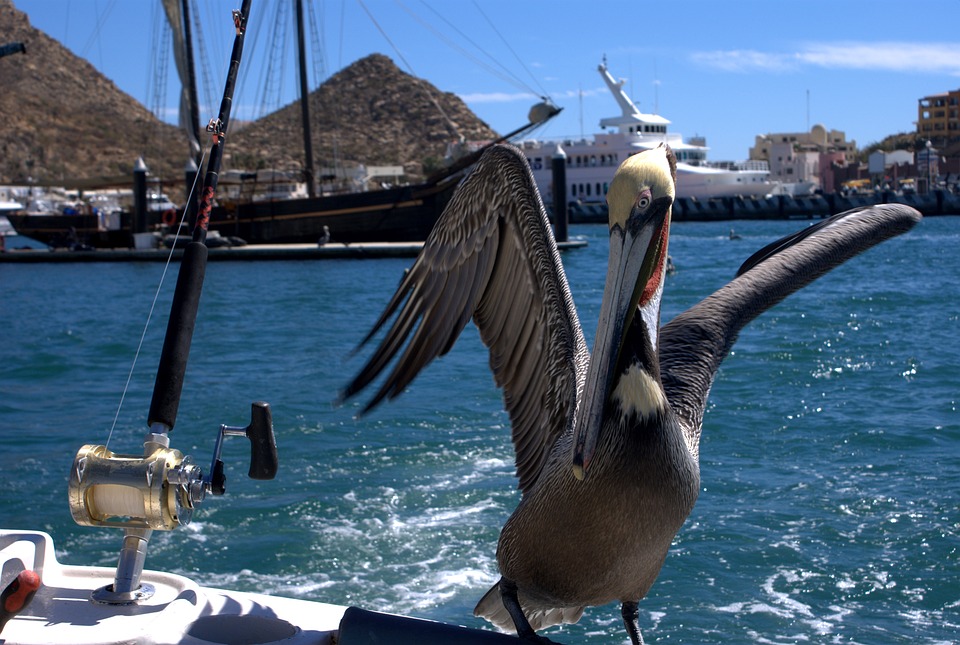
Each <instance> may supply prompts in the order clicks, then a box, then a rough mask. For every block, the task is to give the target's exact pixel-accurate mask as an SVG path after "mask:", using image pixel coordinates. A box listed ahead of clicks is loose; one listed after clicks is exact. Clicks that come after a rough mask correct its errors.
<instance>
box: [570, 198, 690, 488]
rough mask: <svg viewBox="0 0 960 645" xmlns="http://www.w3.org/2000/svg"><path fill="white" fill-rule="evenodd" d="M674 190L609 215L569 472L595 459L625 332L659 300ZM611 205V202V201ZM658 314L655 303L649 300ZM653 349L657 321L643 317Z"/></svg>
mask: <svg viewBox="0 0 960 645" xmlns="http://www.w3.org/2000/svg"><path fill="white" fill-rule="evenodd" d="M673 197H674V194H673V191H672V190H670V192H669V193H668V194H667V195H666V196H662V197H657V198H655V199H652V200H651V201H650V203H649V204H645V206H646V207H645V208H641V205H640V204H639V202H637V203H634V205H633V208H632V209H631V210H630V213H629V216H628V217H627V218H626V219H625V220H624V221H622V222H614V221H613V215H611V221H612V223H611V227H610V261H609V265H608V267H607V278H606V285H605V287H604V291H603V303H602V305H601V308H600V321H599V322H598V324H597V336H596V341H595V342H594V350H593V356H592V358H591V360H590V367H589V369H588V372H587V380H586V385H585V388H584V392H583V397H582V398H581V399H580V405H579V406H578V408H577V417H576V421H575V423H576V425H575V427H574V446H573V472H574V475H576V477H577V479H583V477H584V476H585V474H586V471H587V469H588V468H589V467H590V462H591V460H592V459H593V456H594V452H595V451H596V448H597V442H598V441H599V439H600V433H601V429H602V426H603V423H604V412H605V408H606V406H607V403H608V401H609V400H610V394H611V389H612V388H613V387H614V382H615V377H616V369H617V365H618V363H619V358H620V354H621V351H622V349H623V340H624V336H625V335H626V331H627V330H628V329H629V328H630V325H631V323H632V322H633V318H634V315H635V314H636V313H637V311H638V305H639V308H640V309H642V310H643V311H645V312H646V311H648V308H647V307H646V305H647V304H648V303H650V302H651V300H653V299H659V295H660V291H661V287H662V281H663V273H664V270H665V264H666V253H667V236H668V234H669V228H670V214H671V209H672V206H673ZM611 208H613V203H612V202H611ZM653 304H655V305H656V306H655V307H653V308H655V309H657V313H656V314H655V317H656V316H658V315H659V313H658V312H659V303H658V302H657V303H653ZM645 322H646V326H647V329H648V330H649V333H650V334H652V338H651V346H652V347H653V351H654V352H655V351H656V346H657V345H656V333H657V323H658V321H657V320H646V319H645Z"/></svg>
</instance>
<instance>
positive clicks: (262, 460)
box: [245, 401, 278, 479]
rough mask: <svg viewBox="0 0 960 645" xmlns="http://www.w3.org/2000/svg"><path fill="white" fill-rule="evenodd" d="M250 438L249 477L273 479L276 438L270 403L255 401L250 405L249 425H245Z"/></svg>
mask: <svg viewBox="0 0 960 645" xmlns="http://www.w3.org/2000/svg"><path fill="white" fill-rule="evenodd" d="M245 434H246V435H247V439H249V440H250V470H249V472H248V473H247V475H248V476H249V477H250V479H273V478H274V477H276V476H277V467H278V459H277V439H276V437H275V436H274V434H273V413H272V412H270V404H269V403H267V402H265V401H256V402H254V403H253V404H252V405H251V406H250V425H248V426H247V427H246V432H245Z"/></svg>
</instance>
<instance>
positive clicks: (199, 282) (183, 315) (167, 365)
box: [147, 242, 207, 430]
mask: <svg viewBox="0 0 960 645" xmlns="http://www.w3.org/2000/svg"><path fill="white" fill-rule="evenodd" d="M206 270H207V247H206V245H205V244H203V243H200V242H190V243H189V244H187V248H186V250H184V252H183V259H182V260H181V261H180V274H179V275H178V276H177V288H176V291H174V294H173V304H172V305H171V306H170V319H169V321H168V322H167V335H166V336H165V337H164V339H163V352H162V353H161V354H160V366H159V367H158V368H157V380H156V382H155V383H154V385H153V399H152V400H151V401H150V413H149V415H148V417H147V425H149V426H150V427H153V425H154V424H155V423H162V424H163V425H165V426H167V428H169V429H170V430H172V429H173V426H174V424H175V423H176V421H177V410H178V409H179V407H180V393H181V392H182V391H183V376H184V374H185V373H186V371H187V359H188V358H189V357H190V342H191V341H192V340H193V328H194V326H195V325H196V322H197V310H198V309H199V308H200V293H201V292H202V291H203V277H204V274H205V273H206Z"/></svg>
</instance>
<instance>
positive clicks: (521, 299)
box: [342, 145, 588, 491]
mask: <svg viewBox="0 0 960 645" xmlns="http://www.w3.org/2000/svg"><path fill="white" fill-rule="evenodd" d="M471 318H473V320H474V322H475V323H476V325H477V327H478V328H479V330H480V338H481V339H482V341H483V343H484V344H485V345H486V346H487V348H488V349H489V350H490V368H491V370H492V371H493V376H494V381H495V382H496V384H497V386H498V387H500V388H502V389H503V397H504V403H505V407H506V410H507V412H508V413H509V414H510V420H511V424H512V438H513V444H514V447H515V449H516V466H517V476H518V477H519V479H520V488H521V489H522V490H524V491H526V490H529V488H530V486H532V485H533V483H534V482H535V481H536V479H537V477H538V476H539V473H540V471H541V470H542V467H543V464H544V463H545V461H546V457H547V455H548V453H549V451H550V448H551V446H552V445H553V443H554V442H555V440H556V439H557V437H558V436H559V435H560V434H561V433H562V432H563V431H564V430H565V429H566V428H567V426H568V425H572V423H573V418H574V412H575V406H576V395H577V390H578V387H579V385H580V384H581V382H582V380H583V378H584V373H585V367H586V363H587V355H588V353H587V349H586V344H585V342H584V339H583V332H582V331H581V329H580V322H579V320H578V319H577V314H576V310H575V309H574V306H573V299H572V297H571V295H570V289H569V286H568V285H567V280H566V277H565V275H564V273H563V267H562V265H561V263H560V255H559V252H558V250H557V245H556V242H555V240H554V238H553V233H552V230H551V228H550V223H549V221H548V219H547V215H546V212H545V210H544V208H543V204H542V202H541V200H540V195H539V193H538V192H537V189H536V184H535V183H534V180H533V175H532V173H531V172H530V168H529V166H528V164H527V161H526V159H525V158H524V157H523V155H522V154H521V153H520V152H519V151H518V150H517V149H516V148H513V147H512V146H506V145H498V146H494V147H492V148H490V149H489V150H488V151H486V152H485V153H484V154H483V156H482V157H481V159H480V161H479V162H478V163H477V165H476V167H475V168H474V169H473V171H472V172H471V173H470V175H469V176H468V177H467V178H466V179H464V181H463V183H462V184H461V185H460V186H459V187H458V188H457V190H456V192H455V194H454V196H453V197H452V199H451V200H450V202H449V204H448V205H447V207H446V209H445V210H444V212H443V215H442V216H441V217H440V219H439V220H438V221H437V224H436V225H435V226H434V229H433V231H432V232H431V233H430V235H429V237H428V238H427V240H426V242H425V243H424V247H423V250H422V251H421V252H420V255H419V256H418V257H417V259H416V261H415V262H414V264H413V266H412V267H411V268H410V270H409V271H408V272H407V274H406V276H405V277H404V278H403V280H402V281H401V283H400V286H399V288H398V289H397V291H396V293H395V294H394V296H393V297H392V298H391V300H390V301H389V303H388V305H387V307H386V309H385V311H384V313H383V314H382V315H381V316H380V318H379V319H378V320H377V322H376V324H375V326H374V328H373V330H372V331H371V332H370V334H368V336H367V338H365V339H364V341H363V342H364V343H365V342H367V341H369V340H370V339H371V338H372V337H373V336H374V335H376V334H377V332H378V331H379V330H380V329H381V328H383V327H386V328H387V329H386V332H385V334H384V336H383V338H382V339H381V340H380V343H379V345H378V346H377V348H376V350H375V351H374V352H373V354H372V356H371V357H370V358H369V359H368V361H367V363H366V364H365V365H364V367H363V368H362V369H361V371H360V372H359V373H358V374H357V376H356V377H355V378H354V380H353V381H351V382H350V384H349V385H347V387H346V388H345V390H344V391H343V392H342V396H343V397H344V398H346V397H349V396H352V395H354V394H356V393H357V392H359V391H360V390H362V389H363V388H365V387H367V386H368V385H369V384H370V383H371V382H372V381H373V380H374V379H376V378H377V376H378V375H380V374H381V373H382V372H384V371H386V370H387V368H388V366H389V365H390V364H391V363H393V365H392V368H391V369H390V371H389V373H388V374H387V376H386V378H385V379H384V380H383V382H382V384H381V385H380V387H379V389H378V390H377V392H376V394H374V396H373V398H372V399H371V400H370V402H369V403H368V405H367V407H366V408H365V411H366V410H370V409H371V408H373V407H375V406H376V405H377V404H379V403H380V402H381V401H382V400H383V399H384V398H393V397H395V396H397V395H399V394H400V393H401V392H402V391H403V390H404V388H406V387H407V386H408V385H409V384H410V382H411V381H412V380H413V379H414V378H415V377H416V375H417V374H418V373H419V372H420V370H422V369H423V368H424V367H426V366H427V364H429V363H430V362H431V361H432V360H433V359H434V358H436V357H438V356H442V355H443V354H445V353H446V352H447V351H449V350H450V348H451V347H452V346H453V343H454V341H456V339H457V337H458V336H459V335H460V332H461V331H462V330H463V328H464V327H465V326H466V324H467V322H468V321H469V320H470V319H471ZM391 320H392V322H391ZM388 323H389V324H388Z"/></svg>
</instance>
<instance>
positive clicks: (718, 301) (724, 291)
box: [660, 204, 920, 454]
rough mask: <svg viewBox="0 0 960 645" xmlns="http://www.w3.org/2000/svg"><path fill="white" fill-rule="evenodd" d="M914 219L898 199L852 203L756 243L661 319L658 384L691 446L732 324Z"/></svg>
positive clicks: (739, 324) (733, 331) (739, 325)
mask: <svg viewBox="0 0 960 645" xmlns="http://www.w3.org/2000/svg"><path fill="white" fill-rule="evenodd" d="M919 221H920V213H919V212H917V211H916V210H914V209H913V208H910V207H909V206H904V205H902V204H881V205H877V206H868V207H864V208H857V209H853V210H849V211H846V212H844V213H840V214H838V215H834V216H832V217H829V218H827V219H824V220H823V221H821V222H819V223H818V224H816V225H814V226H811V227H809V228H807V229H805V230H803V231H800V232H799V233H795V234H793V235H790V236H787V237H785V238H783V239H781V240H777V241H776V242H774V243H772V244H770V245H768V246H766V247H764V248H763V249H761V250H760V251H758V252H757V253H755V254H754V255H753V256H751V257H750V258H749V259H748V260H747V261H746V262H745V263H744V265H743V266H742V267H741V269H740V272H739V273H738V277H737V278H735V279H734V280H733V281H731V282H729V283H728V284H727V285H726V286H724V287H722V288H721V289H719V290H718V291H716V292H714V293H713V294H712V295H710V296H708V297H707V298H705V299H704V300H702V301H700V302H699V303H698V304H696V305H694V306H693V307H691V308H690V309H688V310H686V311H685V312H683V313H681V314H680V315H678V316H677V317H676V318H674V319H673V320H671V321H670V322H669V323H667V324H666V325H664V326H663V328H662V329H661V331H660V370H661V378H662V380H663V387H664V390H665V392H666V394H667V400H668V401H669V402H670V405H671V407H672V408H673V409H674V411H675V412H676V413H677V415H678V417H679V418H680V420H681V424H682V426H683V428H684V433H685V437H686V440H687V444H688V446H689V447H690V448H691V450H692V451H693V452H694V454H697V453H698V450H699V441H700V428H701V423H702V421H703V410H704V407H705V406H706V403H707V395H708V394H709V391H710V386H711V385H712V383H713V378H714V376H715V375H716V373H717V369H718V368H719V367H720V363H721V362H722V361H723V359H724V357H726V355H727V352H729V351H730V348H731V347H732V346H733V343H734V342H735V341H736V339H737V335H738V334H739V333H740V330H741V329H743V327H744V326H745V325H746V324H747V323H749V322H750V321H751V320H753V319H754V318H756V317H757V316H758V315H760V314H761V313H763V312H764V311H766V310H767V309H769V308H770V307H772V306H774V305H775V304H777V303H778V302H780V301H781V300H783V299H784V298H786V297H787V296H788V295H790V294H791V293H793V292H794V291H797V290H798V289H801V288H803V287H804V286H806V285H808V284H810V283H811V282H813V281H814V280H816V279H817V278H819V277H820V276H822V275H823V274H825V273H827V272H828V271H830V270H831V269H833V268H834V267H836V266H839V265H840V264H842V263H843V262H845V261H847V260H849V259H850V258H852V257H854V256H855V255H857V254H859V253H861V252H863V251H865V250H867V249H869V248H870V247H872V246H874V245H876V244H879V243H880V242H882V241H884V240H886V239H889V238H891V237H895V236H897V235H900V234H902V233H905V232H906V231H908V230H910V228H911V227H913V226H914V225H915V224H916V223H917V222H919Z"/></svg>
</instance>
